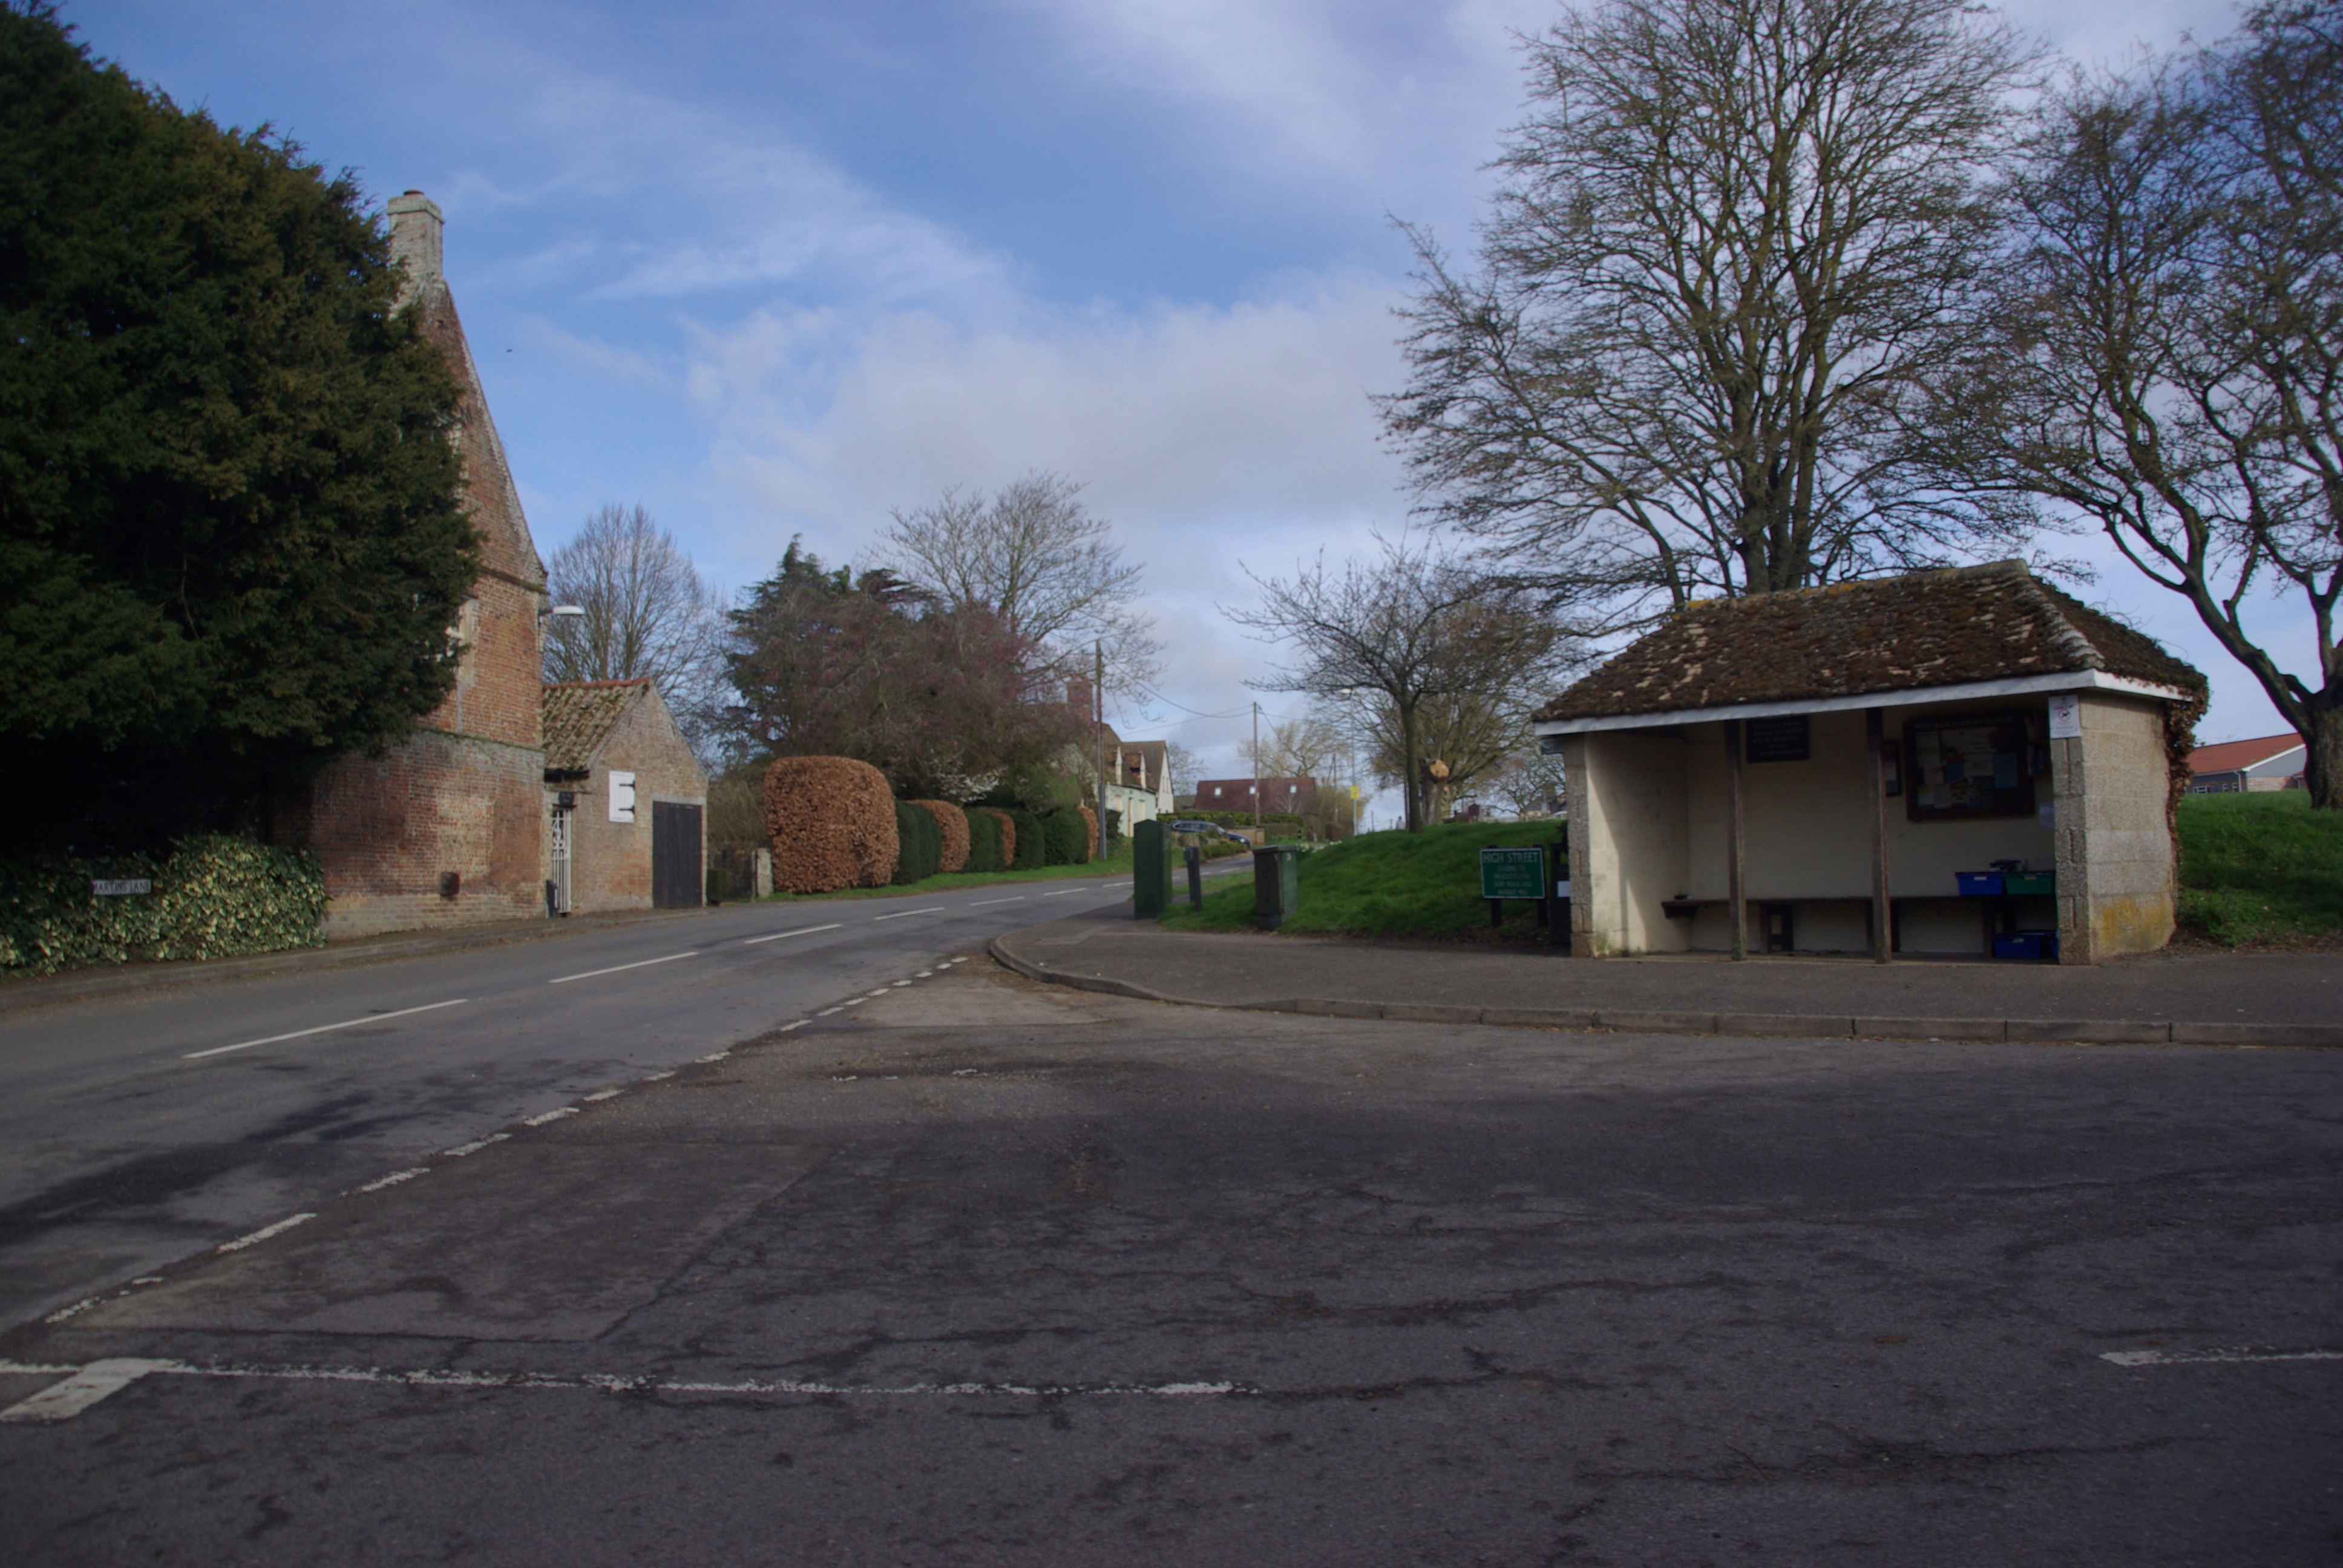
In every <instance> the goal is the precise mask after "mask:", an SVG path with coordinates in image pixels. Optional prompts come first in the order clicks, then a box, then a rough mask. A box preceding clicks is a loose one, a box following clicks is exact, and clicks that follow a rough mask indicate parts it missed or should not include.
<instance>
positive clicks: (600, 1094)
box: [585, 1089, 626, 1105]
mask: <svg viewBox="0 0 2343 1568" xmlns="http://www.w3.org/2000/svg"><path fill="white" fill-rule="evenodd" d="M625 1092H626V1091H625V1090H623V1089H598V1090H596V1091H594V1092H593V1093H591V1094H589V1095H588V1096H587V1097H586V1100H585V1103H587V1104H588V1105H591V1104H593V1103H595V1102H596V1101H602V1100H616V1099H618V1096H620V1095H621V1094H624V1093H625Z"/></svg>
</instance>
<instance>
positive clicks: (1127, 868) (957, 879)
mask: <svg viewBox="0 0 2343 1568" xmlns="http://www.w3.org/2000/svg"><path fill="white" fill-rule="evenodd" d="M1118 872H1119V873H1121V875H1124V876H1129V875H1130V874H1131V844H1130V840H1128V839H1125V840H1124V842H1123V846H1122V850H1121V853H1120V854H1115V855H1109V856H1106V857H1104V858H1103V859H1096V860H1092V861H1091V862H1090V863H1089V864H1088V865H1085V866H1036V867H1034V868H1033V869H1031V870H1025V871H939V872H938V873H937V874H936V875H934V876H932V877H923V878H921V879H920V880H918V881H916V882H903V883H900V884H897V883H890V884H889V885H888V886H886V887H883V888H841V889H840V890H838V891H837V892H834V893H775V894H773V895H772V896H771V897H770V898H766V899H727V900H724V901H725V902H726V903H728V904H822V903H829V902H831V901H833V900H839V899H907V898H914V897H917V896H919V895H920V894H923V893H949V892H950V891H952V890H954V889H957V888H990V887H993V886H996V885H998V884H1000V883H1002V882H1060V881H1063V880H1065V879H1067V878H1069V877H1105V876H1111V875H1114V874H1116V873H1118ZM1248 885H1249V884H1248Z"/></svg>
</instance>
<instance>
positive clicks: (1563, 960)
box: [992, 906, 2343, 1048]
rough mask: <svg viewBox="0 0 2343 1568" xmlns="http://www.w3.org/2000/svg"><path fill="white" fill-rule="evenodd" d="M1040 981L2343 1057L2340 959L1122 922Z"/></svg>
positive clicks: (1585, 1019)
mask: <svg viewBox="0 0 2343 1568" xmlns="http://www.w3.org/2000/svg"><path fill="white" fill-rule="evenodd" d="M992 953H993V956H994V957H995V958H997V959H999V960H1001V962H1002V963H1004V964H1006V965H1008V966H1009V967H1010V968H1011V969H1013V970H1017V971H1018V972H1019V973H1021V974H1023V975H1026V976H1028V977H1029V978H1031V979H1034V980H1045V981H1049V982H1051V983H1054V984H1058V985H1064V986H1071V987H1074V988H1076V989H1078V990H1092V991H1100V992H1104V993H1108V994H1112V995H1118V996H1128V997H1136V998H1141V999H1144V1000H1153V1001H1171V1002H1181V1003H1184V1004H1187V1005H1190V1006H1194V1007H1217V1008H1237V1009H1242V1010H1254V1011H1268V1012H1296V1013H1311V1014H1318V1015H1322V1016H1326V1017H1333V1018H1358V1019H1389V1020H1403V1021H1413V1022H1418V1023H1443V1024H1446V1023H1484V1024H1501V1025H1522V1026H1531V1027H1543V1028H1552V1029H1581V1030H1583V1029H1607V1030H1626V1031H1631V1032H1635V1033H1670V1034H1727V1035H1755V1036H1795V1037H1798V1038H1803V1039H1881V1040H2021V1041H2023V1040H2071V1041H2079V1042H2090V1043H2102V1044H2142V1045H2153V1044H2180V1045H2231V1046H2309V1047H2328V1048H2343V954H2337V953H2247V954H2238V953H2202V952H2188V953H2155V954H2145V955H2141V956H2137V957H2133V958H2126V959H2120V960H2113V961H2110V962H2107V963H2102V964H2097V965H2093V966H2083V965H2074V966H2068V965H2060V964H2034V963H1994V962H1989V961H1985V960H1957V959H1955V960H1926V959H1914V960H1897V961H1896V962H1893V963H1887V964H1880V963H1875V962H1873V961H1871V960H1866V959H1840V958H1820V957H1807V956H1798V957H1780V956H1776V957H1769V958H1763V959H1751V960H1747V961H1745V962H1742V963H1735V962H1733V961H1732V960H1729V959H1727V958H1725V957H1723V956H1722V955H1709V954H1680V955H1668V956H1665V957H1653V958H1637V959H1599V960H1598V959H1574V958H1571V957H1569V956H1568V955H1567V954H1566V953H1563V952H1560V951H1557V950H1554V949H1552V948H1490V947H1480V946H1473V945H1468V944H1464V943H1453V944H1439V945H1434V944H1426V943H1403V942H1377V941H1357V940H1342V939H1336V938H1324V937H1304V936H1288V935H1283V934H1277V933H1268V932H1247V933H1234V934H1231V933H1221V932H1202V931H1181V930H1166V929H1165V928H1163V927H1162V926H1161V925H1159V924H1157V923H1156V922H1155V921H1153V920H1133V919H1132V918H1131V911H1130V910H1129V908H1128V907H1127V906H1124V907H1121V908H1115V907H1104V908H1098V909H1092V910H1085V911H1083V912H1081V914H1078V915H1076V916H1073V917H1071V918H1070V919H1066V920H1054V921H1051V922H1050V923H1048V924H1046V925H1040V926H1033V927H1031V928H1028V929H1026V930H1018V931H1013V932H1010V933H1007V934H1004V935H1002V936H1001V937H998V938H996V939H994V940H993V943H992Z"/></svg>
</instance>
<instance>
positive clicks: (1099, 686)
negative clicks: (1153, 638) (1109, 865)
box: [1091, 638, 1121, 859]
mask: <svg viewBox="0 0 2343 1568" xmlns="http://www.w3.org/2000/svg"><path fill="white" fill-rule="evenodd" d="M1091 766H1092V768H1093V769H1094V770H1095V772H1096V775H1097V777H1096V779H1095V782H1096V783H1097V785H1098V835H1099V841H1098V852H1099V857H1100V858H1101V859H1104V858H1105V856H1106V849H1107V844H1106V642H1105V639H1104V638H1094V639H1092V641H1091ZM1116 782H1117V783H1121V779H1117V780H1116Z"/></svg>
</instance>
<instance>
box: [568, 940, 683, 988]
mask: <svg viewBox="0 0 2343 1568" xmlns="http://www.w3.org/2000/svg"><path fill="white" fill-rule="evenodd" d="M698 957H699V949H698V948H694V949H692V950H690V951H689V952H688V953H669V954H668V955H667V956H666V957H665V958H657V959H637V960H635V961H634V962H633V963H630V964H612V965H611V966H610V967H609V968H608V969H606V970H587V971H586V972H585V973H584V974H576V975H563V976H562V977H561V978H560V979H558V980H548V981H546V982H545V983H546V984H548V985H568V983H569V982H570V981H571V980H592V979H593V978H594V977H595V976H596V975H614V974H618V973H621V972H623V971H625V970H642V969H649V968H650V966H651V965H653V964H671V963H673V962H675V960H678V959H696V958H698Z"/></svg>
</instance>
